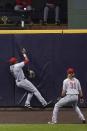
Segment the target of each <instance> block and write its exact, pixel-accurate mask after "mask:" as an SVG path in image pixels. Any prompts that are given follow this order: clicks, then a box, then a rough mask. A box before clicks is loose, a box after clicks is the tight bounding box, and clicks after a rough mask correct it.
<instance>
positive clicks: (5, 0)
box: [0, 0, 67, 24]
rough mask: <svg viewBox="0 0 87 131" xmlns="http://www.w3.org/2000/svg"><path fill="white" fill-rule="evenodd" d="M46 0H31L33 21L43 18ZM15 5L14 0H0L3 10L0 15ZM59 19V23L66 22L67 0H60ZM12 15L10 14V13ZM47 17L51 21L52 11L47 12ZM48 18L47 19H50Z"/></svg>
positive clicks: (52, 17) (0, 6)
mask: <svg viewBox="0 0 87 131" xmlns="http://www.w3.org/2000/svg"><path fill="white" fill-rule="evenodd" d="M45 3H46V0H33V3H32V7H33V9H34V10H33V15H32V19H33V20H34V22H39V20H40V19H43V10H44V7H45ZM14 6H15V0H0V10H3V11H5V13H4V14H2V11H0V15H9V14H8V13H7V12H11V11H12V10H14ZM59 14H60V15H59V17H60V21H61V23H65V24H66V23H67V0H60V13H59ZM11 15H12V14H11ZM12 16H15V14H13V15H12ZM49 19H50V20H51V22H52V19H54V12H52V11H51V12H50V13H49ZM50 20H49V21H50Z"/></svg>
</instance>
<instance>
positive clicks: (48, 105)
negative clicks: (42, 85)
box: [43, 100, 53, 108]
mask: <svg viewBox="0 0 87 131" xmlns="http://www.w3.org/2000/svg"><path fill="white" fill-rule="evenodd" d="M52 103H53V101H52V100H51V101H49V102H47V104H46V105H44V106H43V108H47V107H50V106H51V105H52Z"/></svg>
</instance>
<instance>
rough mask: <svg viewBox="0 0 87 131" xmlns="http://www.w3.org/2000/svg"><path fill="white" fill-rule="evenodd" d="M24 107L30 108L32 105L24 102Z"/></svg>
mask: <svg viewBox="0 0 87 131" xmlns="http://www.w3.org/2000/svg"><path fill="white" fill-rule="evenodd" d="M24 107H25V108H28V109H32V107H31V106H30V104H25V106H24Z"/></svg>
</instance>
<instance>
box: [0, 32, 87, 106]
mask: <svg viewBox="0 0 87 131" xmlns="http://www.w3.org/2000/svg"><path fill="white" fill-rule="evenodd" d="M22 47H25V48H26V49H27V53H28V57H29V58H30V64H29V68H30V69H32V70H34V71H35V73H36V77H35V78H34V79H30V80H31V81H32V83H34V85H35V86H36V87H37V88H38V90H39V91H40V92H41V94H42V95H43V96H44V98H45V99H46V100H47V101H49V100H52V99H56V98H57V97H58V96H60V94H61V87H62V82H63V80H64V79H65V78H66V69H67V68H68V67H74V68H75V70H76V77H77V78H78V79H79V80H80V82H81V85H82V90H83V93H84V98H85V106H87V102H86V99H87V91H86V90H87V34H32V35H31V34H28V35H16V34H14V35H0V106H23V105H24V102H25V99H26V97H25V98H24V100H23V101H22V103H21V104H20V105H18V103H19V101H20V99H21V97H22V96H23V94H24V93H25V90H23V89H20V88H18V87H16V86H15V81H14V78H13V77H12V76H11V74H10V71H9V63H8V60H9V58H10V57H12V56H16V57H17V58H18V60H19V61H22V60H23V57H22V55H21V52H20V48H22ZM27 68H28V65H27V66H26V67H25V68H24V71H25V73H26V72H27ZM26 76H27V77H28V76H29V75H28V74H26ZM28 79H29V77H28ZM38 85H39V86H38ZM39 105H40V103H39V102H38V101H37V100H36V99H35V98H33V99H32V106H39ZM83 106H84V105H83Z"/></svg>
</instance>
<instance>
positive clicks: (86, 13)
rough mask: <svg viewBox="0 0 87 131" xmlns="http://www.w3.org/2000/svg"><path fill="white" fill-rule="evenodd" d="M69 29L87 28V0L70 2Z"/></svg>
mask: <svg viewBox="0 0 87 131" xmlns="http://www.w3.org/2000/svg"><path fill="white" fill-rule="evenodd" d="M68 26H69V28H87V0H68Z"/></svg>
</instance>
